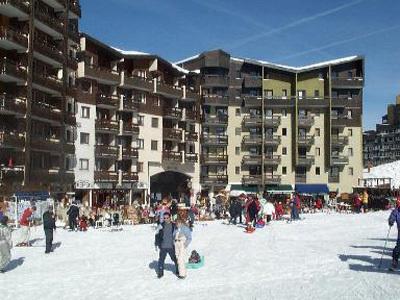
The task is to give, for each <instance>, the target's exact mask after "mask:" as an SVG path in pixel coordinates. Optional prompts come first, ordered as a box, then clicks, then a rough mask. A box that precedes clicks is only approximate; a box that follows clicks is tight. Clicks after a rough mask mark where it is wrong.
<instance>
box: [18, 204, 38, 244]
mask: <svg viewBox="0 0 400 300" xmlns="http://www.w3.org/2000/svg"><path fill="white" fill-rule="evenodd" d="M35 211H36V206H34V205H33V206H32V207H28V208H27V209H25V210H24V212H23V214H22V216H21V219H20V220H19V224H20V225H21V231H20V232H21V243H19V244H18V245H17V246H26V247H29V246H30V244H29V239H30V231H31V230H30V226H31V222H32V220H33V213H34V212H35Z"/></svg>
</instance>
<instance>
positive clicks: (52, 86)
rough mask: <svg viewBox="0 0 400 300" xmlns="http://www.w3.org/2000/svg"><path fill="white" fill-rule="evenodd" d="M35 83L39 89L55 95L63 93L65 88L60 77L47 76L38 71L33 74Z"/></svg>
mask: <svg viewBox="0 0 400 300" xmlns="http://www.w3.org/2000/svg"><path fill="white" fill-rule="evenodd" d="M33 83H34V85H35V88H37V89H38V90H41V91H43V92H46V93H49V94H53V95H61V93H62V90H63V82H62V81H61V80H60V79H58V78H57V77H55V76H50V75H49V76H46V75H45V74H41V73H38V72H35V73H34V74H33Z"/></svg>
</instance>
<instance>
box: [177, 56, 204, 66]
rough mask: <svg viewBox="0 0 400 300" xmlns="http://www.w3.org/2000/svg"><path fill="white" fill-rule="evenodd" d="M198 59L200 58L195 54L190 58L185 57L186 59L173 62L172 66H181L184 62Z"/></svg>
mask: <svg viewBox="0 0 400 300" xmlns="http://www.w3.org/2000/svg"><path fill="white" fill-rule="evenodd" d="M199 57H200V54H196V55H193V56H191V57H187V58H184V59H181V60H179V61H176V62H174V64H176V65H179V64H183V63H185V62H188V61H191V60H193V59H196V58H199Z"/></svg>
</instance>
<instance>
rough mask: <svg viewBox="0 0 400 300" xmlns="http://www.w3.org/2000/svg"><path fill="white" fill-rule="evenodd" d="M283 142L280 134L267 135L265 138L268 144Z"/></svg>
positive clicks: (274, 144) (273, 144)
mask: <svg viewBox="0 0 400 300" xmlns="http://www.w3.org/2000/svg"><path fill="white" fill-rule="evenodd" d="M280 143H281V137H280V136H278V135H267V136H265V138H264V144H265V145H268V146H278V145H279V144H280Z"/></svg>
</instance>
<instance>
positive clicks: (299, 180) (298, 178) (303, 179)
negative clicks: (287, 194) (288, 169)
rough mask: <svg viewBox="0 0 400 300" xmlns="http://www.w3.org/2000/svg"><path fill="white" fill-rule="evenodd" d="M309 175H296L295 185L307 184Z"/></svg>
mask: <svg viewBox="0 0 400 300" xmlns="http://www.w3.org/2000/svg"><path fill="white" fill-rule="evenodd" d="M306 182H307V175H306V174H296V175H295V183H306Z"/></svg>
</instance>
